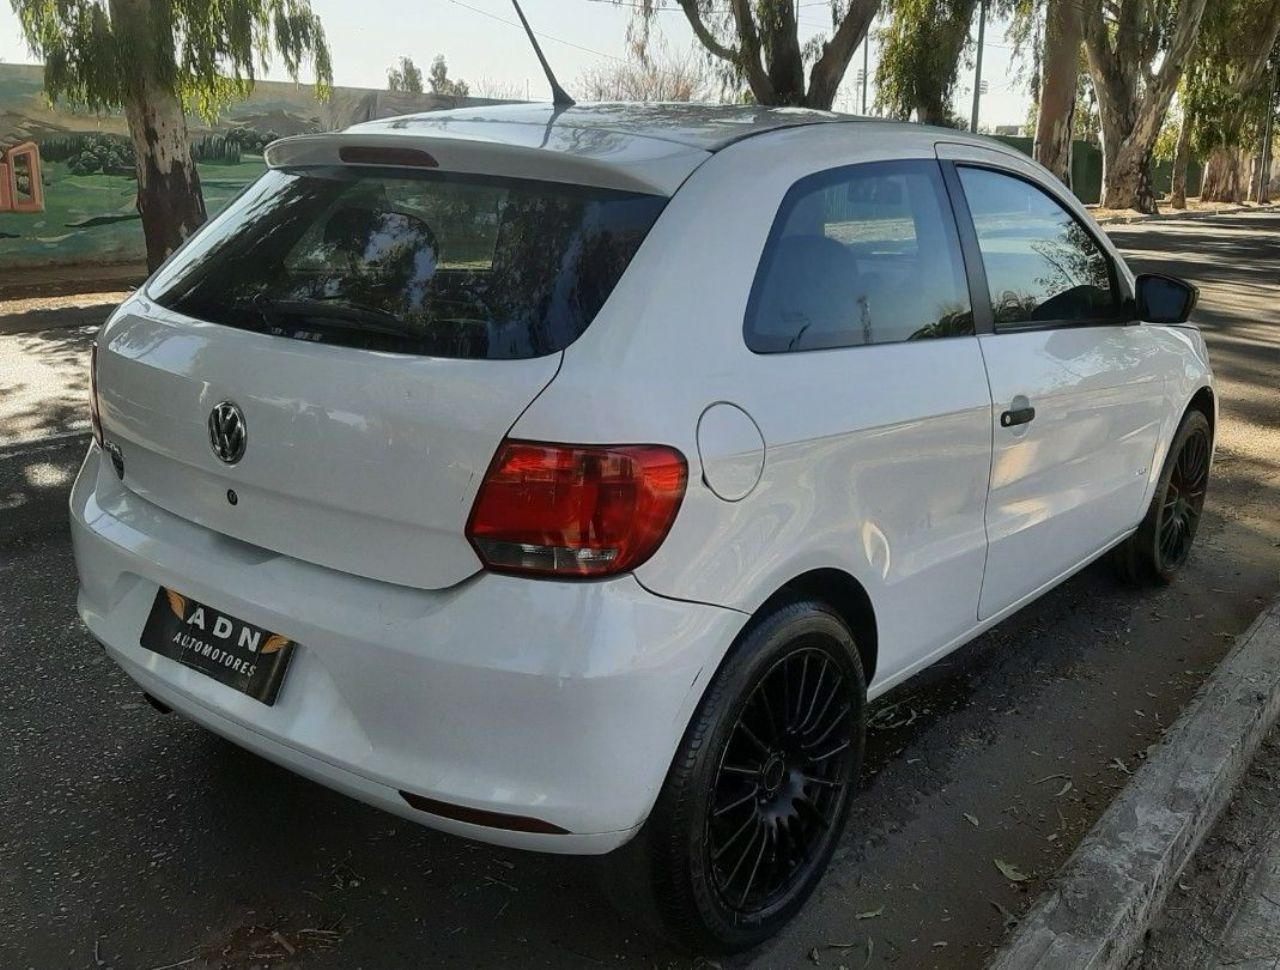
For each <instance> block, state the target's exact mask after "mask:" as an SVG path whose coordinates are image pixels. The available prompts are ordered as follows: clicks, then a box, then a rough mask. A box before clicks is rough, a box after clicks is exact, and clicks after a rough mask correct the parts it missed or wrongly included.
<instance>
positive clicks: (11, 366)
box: [0, 317, 100, 450]
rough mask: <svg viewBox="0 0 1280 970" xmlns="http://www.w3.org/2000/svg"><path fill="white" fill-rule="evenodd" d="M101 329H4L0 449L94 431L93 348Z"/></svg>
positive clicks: (0, 367) (0, 355)
mask: <svg viewBox="0 0 1280 970" xmlns="http://www.w3.org/2000/svg"><path fill="white" fill-rule="evenodd" d="M3 319H4V318H3V317H0V322H3ZM99 323H100V321H99ZM98 325H99V324H98V323H94V324H93V325H91V326H75V327H59V328H56V329H52V330H41V331H38V332H34V333H17V334H8V333H4V332H3V330H0V450H4V449H5V448H8V447H10V446H14V445H23V444H29V443H31V442H33V441H39V440H43V439H46V438H50V437H53V436H58V435H67V434H75V433H80V432H85V433H87V432H88V430H89V346H90V344H92V343H93V335H94V334H95V333H97V331H98Z"/></svg>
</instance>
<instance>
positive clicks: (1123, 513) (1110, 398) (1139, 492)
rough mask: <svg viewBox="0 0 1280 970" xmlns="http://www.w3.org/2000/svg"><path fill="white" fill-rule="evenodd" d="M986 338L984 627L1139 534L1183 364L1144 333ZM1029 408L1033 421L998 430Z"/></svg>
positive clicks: (1092, 330) (1117, 330) (1113, 330)
mask: <svg viewBox="0 0 1280 970" xmlns="http://www.w3.org/2000/svg"><path fill="white" fill-rule="evenodd" d="M978 339H979V340H980V341H981V343H982V352H983V355H984V357H985V359H986V362H987V370H988V373H989V374H990V376H991V394H992V397H993V399H994V402H995V403H994V406H993V408H992V414H993V419H994V420H993V424H992V434H993V440H994V443H995V444H994V453H993V455H992V462H991V487H990V494H989V497H988V500H987V516H986V522H987V539H988V541H989V542H990V549H989V551H988V554H987V570H986V575H985V577H984V578H983V582H982V599H981V602H980V604H979V607H978V616H979V618H980V619H985V618H987V617H988V616H991V615H992V614H994V613H998V612H999V611H1000V610H1001V609H1003V608H1004V607H1006V606H1008V605H1009V604H1010V603H1014V602H1017V601H1018V600H1020V599H1021V598H1022V597H1023V596H1025V595H1026V594H1027V593H1029V592H1032V591H1033V590H1037V589H1039V588H1040V587H1041V586H1042V585H1044V583H1045V582H1046V581H1048V580H1050V579H1052V578H1054V577H1055V576H1057V575H1058V574H1059V573H1060V572H1061V570H1062V564H1063V563H1075V562H1080V561H1083V560H1085V559H1088V558H1089V557H1090V556H1091V554H1092V553H1094V552H1096V551H1097V550H1098V549H1099V548H1101V547H1103V546H1106V545H1108V544H1109V543H1110V542H1111V541H1112V540H1113V539H1116V538H1117V537H1119V536H1122V535H1125V534H1127V533H1128V532H1130V531H1132V530H1133V528H1134V526H1135V525H1137V523H1138V521H1139V520H1140V519H1141V518H1142V515H1143V513H1144V512H1145V511H1146V503H1145V502H1144V501H1143V498H1144V496H1145V495H1146V491H1147V482H1148V479H1149V477H1150V475H1151V469H1152V464H1153V459H1154V457H1155V451H1156V443H1157V441H1158V440H1159V435H1160V432H1161V430H1162V428H1163V425H1164V423H1165V421H1164V419H1165V415H1166V414H1167V413H1168V412H1169V410H1170V400H1169V397H1168V392H1167V388H1166V379H1165V375H1166V374H1167V373H1168V372H1169V370H1170V364H1171V363H1175V362H1176V361H1174V360H1171V359H1170V357H1169V356H1166V355H1165V354H1162V353H1161V352H1160V346H1159V343H1158V341H1157V340H1155V339H1154V338H1153V336H1152V334H1151V332H1150V329H1149V328H1146V327H1140V326H1132V327H1118V326H1108V327H1082V328H1079V329H1062V330H1037V331H1031V332H1027V333H1001V334H987V335H983V336H982V337H979V338H978ZM1028 403H1029V404H1030V405H1031V406H1034V407H1035V409H1036V417H1035V420H1034V421H1032V422H1031V423H1030V424H1024V425H1017V426H1015V427H1011V428H1004V427H1001V426H1000V419H999V416H1000V414H1001V413H1003V412H1004V411H1006V410H1009V409H1012V408H1015V407H1023V406H1026V405H1027V404H1028ZM1157 470H1158V466H1157ZM1049 550H1052V552H1051V553H1049Z"/></svg>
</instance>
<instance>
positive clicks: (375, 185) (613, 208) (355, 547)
mask: <svg viewBox="0 0 1280 970" xmlns="http://www.w3.org/2000/svg"><path fill="white" fill-rule="evenodd" d="M335 144H338V145H341V142H340V141H338V142H335ZM358 157H360V158H361V159H362V164H358V165H350V164H341V163H340V162H339V159H338V158H337V157H336V156H335V157H334V158H333V159H331V160H328V161H326V160H325V158H324V155H323V153H321V160H320V162H319V163H316V162H314V161H313V163H312V164H309V165H307V166H304V167H287V168H280V169H275V170H272V171H269V172H268V173H267V174H266V175H265V176H263V178H262V179H261V180H260V181H258V182H257V183H255V184H254V185H253V186H251V187H250V188H249V189H248V190H247V191H246V192H245V193H244V194H243V195H241V196H240V197H239V198H238V199H237V200H236V201H235V202H233V203H232V204H231V205H230V206H229V207H228V209H227V210H225V211H224V212H223V213H222V214H221V215H219V216H218V218H217V219H215V220H214V221H213V222H212V223H210V224H209V225H208V226H207V227H206V228H205V229H204V230H203V231H202V232H201V233H200V234H199V235H198V236H196V237H195V239H193V240H192V242H190V243H189V244H188V245H187V246H186V247H185V248H184V249H183V250H182V251H181V252H180V253H179V254H178V255H177V256H176V257H175V258H174V259H173V260H171V261H170V263H169V264H167V265H166V266H165V267H163V268H162V269H161V271H160V272H159V273H158V274H157V275H156V276H155V277H154V278H153V279H152V281H151V282H150V283H149V284H148V285H147V287H146V288H145V290H144V291H143V292H141V293H140V294H139V295H137V296H136V297H135V298H133V299H131V300H130V301H129V302H128V303H126V304H125V306H123V307H122V308H121V310H120V311H119V312H118V313H117V315H116V316H115V317H114V319H113V320H112V321H111V322H110V323H109V325H108V326H107V328H106V329H105V330H104V332H103V334H102V336H101V337H100V339H99V354H98V364H97V366H98V374H97V379H98V380H97V385H98V394H99V406H100V410H101V414H102V426H103V433H104V437H105V439H106V441H107V443H108V444H109V445H118V446H119V449H120V452H121V453H122V454H123V458H124V482H125V485H126V486H127V487H128V488H130V489H132V490H133V491H134V492H136V493H137V494H139V495H141V496H142V497H144V498H146V499H147V500H149V501H151V502H153V503H154V504H156V505H158V506H160V507H162V508H164V509H167V510H168V511H170V512H173V513H175V514H177V515H180V516H182V517H184V518H186V519H189V520H191V521H194V522H197V523H199V524H200V525H203V526H206V527H207V528H210V529H214V530H216V531H218V532H220V533H223V534H225V535H228V536H232V537H234V538H236V539H240V540H243V541H245V542H248V543H252V544H254V545H256V546H260V547H262V548H264V549H267V550H271V551H273V552H278V553H282V554H285V555H288V556H293V557H296V558H298V559H302V560H306V561H308V562H312V563H316V564H319V565H323V566H327V567H331V568H334V569H340V570H343V571H346V572H351V573H356V574H359V575H363V576H368V577H372V578H376V579H381V580H386V581H389V582H395V583H401V584H405V585H411V586H415V587H420V588H425V589H436V588H442V587H446V586H450V585H452V584H454V583H457V582H459V581H461V580H462V579H464V578H466V577H467V576H468V575H470V574H472V573H473V572H475V571H476V570H477V569H478V568H479V561H478V559H477V558H476V556H475V554H474V552H473V551H472V549H471V547H470V544H469V543H468V542H467V540H466V538H465V535H464V530H465V526H466V521H467V516H468V514H469V512H470V508H471V504H472V501H473V499H474V497H475V494H476V491H477V489H478V488H479V485H480V482H481V479H482V478H483V476H484V473H485V471H486V469H487V467H488V465H489V462H490V460H491V459H492V457H493V455H494V453H495V451H496V449H497V447H498V445H499V443H500V442H501V441H502V439H503V437H504V436H505V435H506V433H507V431H508V430H509V429H510V428H511V426H512V425H513V424H514V423H515V421H516V419H517V418H518V417H519V416H520V414H521V412H522V411H523V410H524V409H525V408H526V407H527V406H528V405H529V403H530V402H531V401H532V400H533V399H534V398H535V397H536V396H537V395H538V393H539V392H540V391H541V390H542V389H543V388H544V387H546V385H547V384H548V383H549V382H550V381H551V380H552V378H553V377H554V376H555V374H556V370H557V368H558V366H559V363H560V357H561V354H560V352H561V351H562V350H563V349H564V348H565V347H566V346H567V345H568V344H569V343H571V342H572V341H573V340H574V339H575V338H576V337H577V336H578V335H579V334H581V333H582V331H583V330H584V329H585V328H586V327H587V326H588V325H589V324H590V322H591V320H592V318H593V317H594V316H595V315H596V314H597V313H598V312H599V310H600V309H601V307H602V306H603V304H604V302H605V300H606V299H607V298H608V296H609V293H610V292H611V290H612V289H613V287H614V285H615V284H616V283H617V281H618V279H619V278H620V277H621V275H622V273H623V271H624V270H625V269H626V266H627V265H628V263H629V262H630V260H631V257H632V256H633V255H634V253H635V252H636V250H637V248H638V247H639V245H640V243H641V241H642V240H643V239H644V237H645V235H646V234H647V232H648V230H649V228H650V227H651V226H652V224H653V222H654V220H655V219H656V218H657V216H658V213H659V212H660V211H661V208H662V205H663V203H664V202H665V198H664V196H662V195H661V194H655V193H646V192H641V191H635V190H633V189H625V190H624V189H618V188H615V187H604V186H598V185H596V186H592V185H582V184H569V183H565V182H553V181H547V180H541V181H533V180H528V179H523V178H519V177H511V176H508V175H495V174H492V172H489V173H486V174H483V175H480V174H475V173H474V172H472V173H467V172H456V171H440V170H439V168H440V166H439V165H438V163H437V162H436V159H435V158H434V157H431V156H428V157H430V158H431V163H432V164H431V165H430V166H422V165H418V163H417V162H416V161H415V159H414V156H412V155H406V154H405V153H403V152H400V153H399V154H386V155H380V154H378V152H377V151H376V150H374V151H372V152H365V153H363V154H360V155H359V156H358ZM384 162H385V163H395V164H384ZM406 163H407V164H406ZM215 411H217V412H218V415H217V417H215V416H214V414H215ZM232 412H234V413H232ZM240 431H242V432H243V436H244V437H243V453H242V454H237V453H236V452H237V451H238V450H239V449H238V447H237V445H238V444H239V441H238V433H239V432H240ZM220 436H221V438H220Z"/></svg>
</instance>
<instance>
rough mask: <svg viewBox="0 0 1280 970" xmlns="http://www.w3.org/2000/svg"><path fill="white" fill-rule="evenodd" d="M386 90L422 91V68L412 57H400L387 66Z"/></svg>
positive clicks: (414, 92) (417, 92)
mask: <svg viewBox="0 0 1280 970" xmlns="http://www.w3.org/2000/svg"><path fill="white" fill-rule="evenodd" d="M387 90H388V91H407V92H408V93H409V94H421V93H422V68H420V67H418V65H417V64H415V63H414V62H413V58H412V57H401V58H400V60H399V61H398V62H396V63H395V64H393V65H392V66H391V67H389V68H387Z"/></svg>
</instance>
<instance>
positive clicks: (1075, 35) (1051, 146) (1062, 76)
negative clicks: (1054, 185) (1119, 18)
mask: <svg viewBox="0 0 1280 970" xmlns="http://www.w3.org/2000/svg"><path fill="white" fill-rule="evenodd" d="M1082 27H1083V25H1082V22H1081V19H1080V5H1079V3H1078V2H1077V0H1049V6H1048V9H1047V10H1046V12H1045V28H1044V57H1043V60H1042V62H1041V71H1040V112H1039V114H1038V115H1037V116H1036V137H1035V144H1034V146H1033V147H1032V150H1031V154H1032V157H1033V158H1034V159H1035V160H1036V161H1037V162H1039V163H1040V164H1041V165H1043V166H1044V167H1045V168H1047V169H1048V170H1049V171H1051V172H1052V173H1053V174H1054V175H1056V176H1058V178H1059V179H1061V180H1062V182H1063V184H1065V185H1068V186H1069V185H1070V184H1071V119H1072V116H1073V115H1074V114H1075V107H1076V75H1077V74H1078V72H1079V69H1080V39H1081V34H1082Z"/></svg>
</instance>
